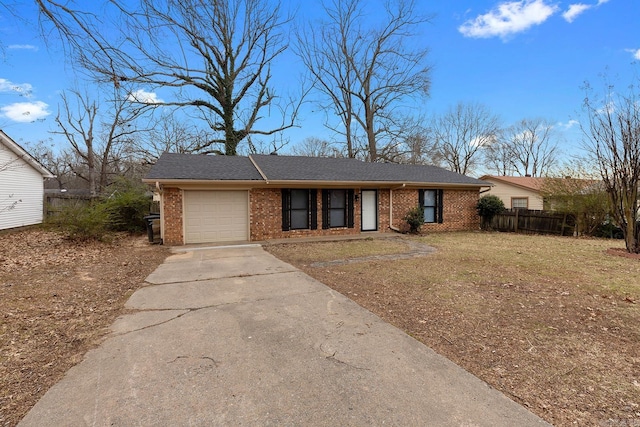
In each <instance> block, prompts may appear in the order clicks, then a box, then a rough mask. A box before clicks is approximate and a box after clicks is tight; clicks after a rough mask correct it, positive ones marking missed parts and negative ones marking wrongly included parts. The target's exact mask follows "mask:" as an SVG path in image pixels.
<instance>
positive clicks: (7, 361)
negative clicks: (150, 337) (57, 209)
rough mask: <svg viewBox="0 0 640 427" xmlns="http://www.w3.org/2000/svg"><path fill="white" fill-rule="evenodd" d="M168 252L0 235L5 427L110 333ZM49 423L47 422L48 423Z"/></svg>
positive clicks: (142, 244)
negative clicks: (117, 319)
mask: <svg viewBox="0 0 640 427" xmlns="http://www.w3.org/2000/svg"><path fill="white" fill-rule="evenodd" d="M167 255H168V250H167V249H166V248H163V247H159V246H151V245H149V244H148V243H147V242H146V236H144V237H141V236H128V235H123V234H121V235H117V236H114V237H113V240H112V241H110V242H108V243H101V242H70V241H68V240H66V239H65V238H64V237H63V236H62V235H60V234H58V233H55V232H50V231H43V230H40V229H37V228H34V229H29V230H23V231H15V232H8V233H7V232H4V233H0V426H14V425H16V424H17V423H18V422H19V421H20V419H22V417H24V416H25V415H26V413H27V411H28V410H29V409H30V408H31V407H32V406H33V405H34V404H35V403H36V402H37V401H38V399H39V398H40V397H42V395H44V393H45V392H46V391H47V390H48V389H49V388H50V387H51V386H52V385H54V384H55V383H56V382H58V381H59V380H60V379H62V377H63V376H64V374H65V372H66V371H67V370H68V369H69V368H71V367H72V366H73V365H75V364H76V363H78V362H80V361H81V360H82V357H83V356H84V354H85V353H86V352H87V351H88V350H89V349H91V348H93V347H95V346H96V345H97V344H99V342H100V341H101V339H103V338H104V337H105V336H106V335H107V332H108V330H107V327H108V326H109V325H111V324H112V323H113V321H114V320H115V319H116V317H117V316H118V315H120V314H121V313H123V312H124V303H125V301H126V300H127V299H128V297H129V296H130V295H131V294H132V293H133V292H134V291H135V290H136V289H138V288H140V287H141V286H143V285H144V279H145V278H146V277H147V275H149V274H150V273H151V272H152V271H153V270H155V268H156V267H157V266H158V265H159V264H161V263H162V261H163V260H164V258H165V257H166V256H167ZM43 425H46V421H43Z"/></svg>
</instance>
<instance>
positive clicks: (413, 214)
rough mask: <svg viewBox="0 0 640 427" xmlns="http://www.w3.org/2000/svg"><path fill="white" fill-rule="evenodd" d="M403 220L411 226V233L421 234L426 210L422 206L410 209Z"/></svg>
mask: <svg viewBox="0 0 640 427" xmlns="http://www.w3.org/2000/svg"><path fill="white" fill-rule="evenodd" d="M402 220H403V221H405V222H406V223H407V225H408V226H409V233H413V234H417V233H420V228H422V224H424V208H423V207H422V206H416V207H415V208H412V209H410V210H409V212H407V214H406V215H405V216H404V217H403V218H402Z"/></svg>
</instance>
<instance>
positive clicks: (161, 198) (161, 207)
mask: <svg viewBox="0 0 640 427" xmlns="http://www.w3.org/2000/svg"><path fill="white" fill-rule="evenodd" d="M156 190H158V194H160V242H164V197H162V186H161V185H160V183H159V182H158V181H156ZM161 244H162V243H161Z"/></svg>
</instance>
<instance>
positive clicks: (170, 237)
mask: <svg viewBox="0 0 640 427" xmlns="http://www.w3.org/2000/svg"><path fill="white" fill-rule="evenodd" d="M162 198H163V199H162V208H163V211H164V212H162V217H163V223H164V236H163V239H162V242H163V243H164V244H165V245H184V236H183V235H182V230H183V226H182V190H180V189H179V188H164V189H163V191H162Z"/></svg>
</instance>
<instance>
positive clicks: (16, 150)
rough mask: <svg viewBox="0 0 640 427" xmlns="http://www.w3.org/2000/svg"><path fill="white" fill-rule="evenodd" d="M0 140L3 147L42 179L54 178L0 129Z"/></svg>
mask: <svg viewBox="0 0 640 427" xmlns="http://www.w3.org/2000/svg"><path fill="white" fill-rule="evenodd" d="M0 139H2V140H3V141H4V143H5V146H6V147H7V148H9V150H11V152H12V153H13V154H15V155H16V156H18V157H19V158H21V159H22V160H24V161H25V162H26V163H27V164H28V165H29V166H31V167H32V168H34V169H35V170H37V171H38V172H40V174H41V175H42V177H43V178H55V177H56V176H55V175H54V174H53V173H51V171H50V170H49V169H47V168H46V167H44V166H43V165H42V163H40V162H39V161H38V160H36V158H35V157H33V156H32V155H31V154H29V153H28V152H27V151H26V150H25V149H24V148H22V147H21V146H20V144H18V143H17V142H15V141H14V140H13V139H11V137H10V136H9V135H7V134H6V133H4V131H3V130H1V129H0Z"/></svg>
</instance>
